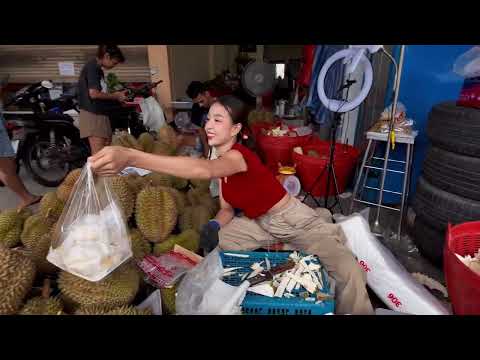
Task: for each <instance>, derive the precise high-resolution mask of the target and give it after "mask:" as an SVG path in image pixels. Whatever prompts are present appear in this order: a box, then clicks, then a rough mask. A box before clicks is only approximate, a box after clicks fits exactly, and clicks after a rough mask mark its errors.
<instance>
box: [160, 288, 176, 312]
mask: <svg viewBox="0 0 480 360" xmlns="http://www.w3.org/2000/svg"><path fill="white" fill-rule="evenodd" d="M176 294H177V288H176V287H175V286H173V287H171V288H164V289H160V295H161V297H162V309H163V310H164V312H165V313H167V314H169V315H175V314H176V306H175V300H176Z"/></svg>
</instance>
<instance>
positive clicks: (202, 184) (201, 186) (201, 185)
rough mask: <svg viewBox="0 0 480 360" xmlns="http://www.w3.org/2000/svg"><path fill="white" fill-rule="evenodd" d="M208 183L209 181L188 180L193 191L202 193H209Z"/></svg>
mask: <svg viewBox="0 0 480 360" xmlns="http://www.w3.org/2000/svg"><path fill="white" fill-rule="evenodd" d="M210 181H211V180H203V179H201V180H200V179H190V183H191V184H192V185H193V187H194V188H195V189H198V190H203V191H204V192H208V191H210Z"/></svg>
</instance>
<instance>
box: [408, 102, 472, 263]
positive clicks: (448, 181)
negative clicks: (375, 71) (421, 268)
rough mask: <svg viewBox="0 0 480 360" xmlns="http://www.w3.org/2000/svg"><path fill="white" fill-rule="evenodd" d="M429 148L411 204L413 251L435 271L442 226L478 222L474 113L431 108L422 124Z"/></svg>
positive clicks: (450, 107) (451, 104)
mask: <svg viewBox="0 0 480 360" xmlns="http://www.w3.org/2000/svg"><path fill="white" fill-rule="evenodd" d="M427 136H428V138H429V139H430V142H431V146H430V148H429V149H428V152H427V155H426V158H425V161H424V163H423V169H422V176H421V177H420V179H419V181H418V184H417V191H416V194H415V199H414V202H413V208H414V210H415V213H416V217H415V223H414V227H413V237H414V242H415V244H416V246H417V247H418V249H419V251H420V252H421V253H422V254H423V256H424V257H426V258H427V259H428V260H430V261H431V262H432V263H433V264H435V265H438V266H441V265H442V260H443V246H444V241H445V232H446V229H447V226H448V223H451V224H459V223H463V222H466V221H473V220H479V219H480V110H478V109H473V108H466V107H460V106H456V104H455V103H454V102H443V103H440V104H438V105H435V106H434V107H433V108H432V110H431V112H430V114H429V119H428V124H427Z"/></svg>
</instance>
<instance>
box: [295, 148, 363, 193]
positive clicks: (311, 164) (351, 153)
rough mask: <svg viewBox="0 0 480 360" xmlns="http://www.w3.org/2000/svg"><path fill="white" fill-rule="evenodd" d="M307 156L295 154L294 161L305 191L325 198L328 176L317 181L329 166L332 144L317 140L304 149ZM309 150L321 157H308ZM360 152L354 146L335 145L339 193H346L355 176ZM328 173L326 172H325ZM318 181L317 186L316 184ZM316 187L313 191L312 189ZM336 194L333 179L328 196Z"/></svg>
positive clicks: (325, 175)
mask: <svg viewBox="0 0 480 360" xmlns="http://www.w3.org/2000/svg"><path fill="white" fill-rule="evenodd" d="M302 148H303V153H304V154H305V155H301V154H297V153H295V152H294V153H293V155H292V157H293V161H294V163H295V165H296V169H297V174H298V178H299V179H300V182H301V183H302V188H303V190H304V191H309V192H311V194H312V195H313V196H317V197H321V196H325V192H326V191H325V189H326V187H327V174H324V175H323V176H322V178H321V179H320V180H319V181H317V179H318V177H319V176H320V174H321V173H322V171H324V169H325V168H326V166H327V165H328V160H329V156H330V143H329V142H327V141H321V140H318V139H315V140H313V141H310V143H309V144H308V145H305V146H303V147H302ZM309 150H315V151H316V152H317V153H318V154H319V155H320V157H319V158H315V157H312V156H308V155H306V154H307V153H308V151H309ZM359 155H360V152H359V151H358V150H357V149H355V148H354V147H353V146H350V145H346V144H339V143H337V144H335V175H336V177H337V184H338V191H339V192H340V193H342V192H344V191H345V189H346V187H347V185H348V183H349V182H350V180H351V177H352V176H353V173H354V170H355V165H356V163H357V160H358V157H359ZM325 171H326V170H325ZM316 181H317V183H316V185H315V182H316ZM314 185H315V187H314V188H313V189H312V187H313V186H314ZM334 194H335V185H334V182H333V179H331V180H330V188H329V192H328V196H332V195H334Z"/></svg>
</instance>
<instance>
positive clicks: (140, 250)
mask: <svg viewBox="0 0 480 360" xmlns="http://www.w3.org/2000/svg"><path fill="white" fill-rule="evenodd" d="M130 241H131V243H132V252H133V257H134V259H135V260H141V259H143V258H144V257H145V255H148V254H150V253H151V252H152V246H151V244H150V243H149V242H148V240H147V239H145V237H144V236H143V235H142V233H141V232H140V230H138V229H131V230H130Z"/></svg>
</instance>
